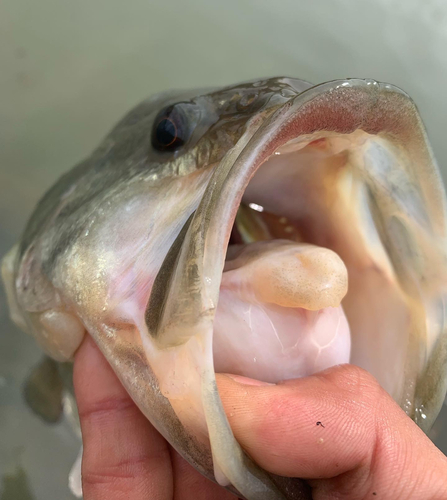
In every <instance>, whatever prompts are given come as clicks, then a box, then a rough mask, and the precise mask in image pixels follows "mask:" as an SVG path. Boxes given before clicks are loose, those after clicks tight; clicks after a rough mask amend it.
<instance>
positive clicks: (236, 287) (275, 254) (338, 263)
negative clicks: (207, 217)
mask: <svg viewBox="0 0 447 500" xmlns="http://www.w3.org/2000/svg"><path fill="white" fill-rule="evenodd" d="M324 146H325V145H324V144H323V145H322V144H321V141H318V145H317V146H315V145H312V146H308V148H310V149H311V153H312V155H313V156H315V148H316V147H318V148H320V149H322V150H323V151H324ZM300 155H301V158H303V156H304V158H305V154H304V155H303V153H302V152H301V153H300ZM287 156H288V157H287V159H286V160H285V163H284V165H282V158H281V161H278V160H279V158H278V157H277V156H276V157H274V158H273V161H272V159H271V160H269V162H267V164H265V165H264V166H263V167H261V169H260V171H259V172H258V174H256V176H255V179H254V181H252V184H253V183H255V184H256V183H260V184H262V183H263V180H262V177H263V176H265V175H266V178H267V179H269V177H270V174H269V172H270V171H271V172H274V171H275V170H276V171H277V172H276V173H279V174H281V172H280V169H281V168H282V167H283V166H285V165H286V163H287V172H292V176H297V175H302V172H300V168H299V166H298V168H297V167H296V165H293V164H292V165H290V161H291V160H292V159H293V160H294V161H295V160H296V159H298V157H297V158H293V155H287ZM295 156H296V154H295ZM317 157H318V155H317ZM301 158H300V159H301ZM336 163H337V160H336ZM331 166H332V167H334V165H333V164H332V165H331ZM335 166H336V165H335ZM291 167H292V168H291ZM320 173H321V172H320ZM286 178H287V176H286ZM280 184H281V182H280ZM279 188H280V189H279V192H280V193H281V191H284V190H283V185H282V186H281V185H280V186H279ZM268 191H270V193H272V191H271V190H268ZM268 191H267V192H268ZM299 192H301V191H300V190H299V191H298V193H299ZM270 196H271V198H270V200H267V198H266V197H265V196H264V202H265V201H267V205H269V204H270V205H273V204H274V203H275V199H274V198H275V196H276V195H275V194H274V193H273V194H271V195H270ZM286 196H287V194H286ZM295 196H296V193H295ZM247 197H248V200H249V199H250V197H252V199H254V200H258V199H260V198H262V196H261V197H260V196H259V195H258V192H257V190H256V189H254V190H253V189H252V188H251V186H249V188H248V189H247V192H246V198H247ZM248 200H247V201H248ZM269 202H270V203H269ZM286 202H287V200H286ZM289 202H290V200H289ZM291 205H292V206H291V207H290V209H291V210H293V209H294V207H293V205H294V204H293V203H292V204H291ZM295 206H296V202H295ZM298 208H299V207H298ZM290 209H289V210H290ZM298 213H299V212H298ZM300 215H301V216H302V215H303V214H302V210H301V214H300ZM304 215H305V214H304ZM309 222H310V221H309V220H308V221H307V225H308V224H309ZM307 231H308V228H307V227H306V224H300V220H299V217H295V219H291V218H289V217H286V216H285V215H281V212H280V211H276V213H271V212H268V211H266V210H265V209H264V207H263V206H262V205H258V204H256V203H254V202H248V203H247V205H245V206H244V205H242V206H241V207H240V209H239V212H238V216H237V217H236V221H235V224H234V226H233V230H232V235H231V238H230V245H229V248H228V250H227V259H226V264H225V268H224V272H223V276H222V283H221V288H220V295H219V302H218V308H217V312H216V317H215V321H214V334H213V348H214V367H215V371H216V372H228V373H236V374H240V375H244V376H248V377H252V378H256V379H260V380H264V381H267V382H277V381H279V380H284V379H288V378H297V377H303V376H307V375H310V374H312V373H315V372H318V371H321V370H324V369H326V368H328V367H330V366H333V365H336V364H340V363H348V362H349V360H350V353H351V336H350V329H349V324H348V321H347V319H346V316H345V314H344V311H343V308H342V306H341V301H342V299H343V298H344V296H345V295H346V292H347V282H348V274H347V273H348V272H347V269H346V266H345V265H344V263H343V261H342V260H341V259H340V258H339V257H338V255H337V254H336V253H335V252H333V251H332V250H330V249H328V248H325V247H321V246H316V245H313V244H312V245H311V244H309V243H310V242H309V241H306V232H307Z"/></svg>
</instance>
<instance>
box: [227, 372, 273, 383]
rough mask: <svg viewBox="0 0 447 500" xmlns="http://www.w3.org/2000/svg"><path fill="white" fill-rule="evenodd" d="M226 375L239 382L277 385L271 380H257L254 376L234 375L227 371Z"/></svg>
mask: <svg viewBox="0 0 447 500" xmlns="http://www.w3.org/2000/svg"><path fill="white" fill-rule="evenodd" d="M225 375H226V376H227V377H230V378H231V379H233V380H234V381H235V382H237V383H238V384H243V385H256V386H266V385H275V384H270V383H269V382H263V381H262V380H255V379H253V378H248V377H242V375H233V374H229V373H226V374H225Z"/></svg>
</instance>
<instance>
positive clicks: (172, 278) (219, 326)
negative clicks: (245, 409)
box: [2, 78, 447, 500]
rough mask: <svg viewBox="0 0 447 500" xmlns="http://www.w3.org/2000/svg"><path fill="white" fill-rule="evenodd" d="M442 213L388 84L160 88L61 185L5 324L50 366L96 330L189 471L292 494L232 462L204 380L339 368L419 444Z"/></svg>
mask: <svg viewBox="0 0 447 500" xmlns="http://www.w3.org/2000/svg"><path fill="white" fill-rule="evenodd" d="M174 99H176V100H174ZM151 130H152V135H151V134H150V133H149V132H150V131H151ZM445 208H446V207H445V199H444V192H443V189H442V183H441V179H440V176H439V173H438V170H437V166H436V162H435V160H434V158H433V155H432V153H431V150H430V146H429V144H428V140H427V137H426V134H425V131H424V127H423V125H422V123H421V120H420V117H419V114H418V111H417V109H416V107H415V105H414V104H413V102H412V101H411V99H410V98H409V97H408V96H407V95H406V94H405V93H404V92H402V91H401V90H399V89H398V88H396V87H393V86H391V85H387V84H381V83H378V82H375V81H373V80H341V81H334V82H329V83H325V84H322V85H317V86H314V87H312V86H310V84H308V83H306V82H303V81H300V80H294V79H288V78H274V79H269V80H266V81H261V82H248V83H245V84H241V85H240V86H235V87H226V88H224V89H219V90H213V91H209V90H208V91H206V92H205V93H199V94H198V93H197V92H192V91H191V92H186V93H175V94H169V93H168V94H162V95H159V96H156V97H154V98H153V99H149V100H147V101H144V102H143V103H141V104H140V105H138V106H137V107H136V108H135V109H134V110H132V111H131V112H130V113H129V114H128V115H127V116H126V117H124V118H123V120H122V121H121V122H120V123H119V124H118V125H117V126H116V127H115V128H114V129H113V130H112V131H111V133H110V134H109V135H108V136H107V137H106V138H105V140H104V141H103V143H102V144H101V145H100V146H99V147H98V149H97V150H95V151H94V152H93V153H92V155H91V156H90V157H88V158H87V159H86V160H85V161H83V162H81V163H80V164H79V165H77V166H76V167H75V168H74V169H73V170H72V171H71V172H69V173H67V174H66V175H65V176H63V177H62V178H61V179H60V180H59V181H57V182H56V184H55V185H54V186H53V187H52V188H51V189H50V190H49V191H48V193H47V194H46V195H45V196H44V197H43V198H42V200H41V201H40V202H39V204H38V206H37V207H36V210H35V212H34V214H33V215H32V217H31V219H30V221H29V223H28V226H27V228H26V230H25V232H24V235H23V238H22V240H21V242H20V244H19V245H16V246H15V247H14V248H13V249H12V250H11V251H10V253H9V254H8V255H7V256H6V257H5V259H4V261H3V265H2V274H3V277H4V281H5V285H6V290H7V295H8V301H9V305H10V311H11V317H12V318H13V320H14V321H15V323H16V324H17V325H18V326H20V327H21V328H22V329H24V330H25V331H28V332H29V333H31V334H32V335H33V336H35V338H36V340H37V342H38V343H39V344H40V345H41V346H42V347H43V348H44V349H45V351H46V352H47V353H48V354H49V355H50V356H51V357H53V358H54V359H55V360H57V361H66V360H69V359H71V358H72V356H73V354H74V352H75V351H76V349H77V348H78V347H79V345H80V343H81V342H82V338H83V336H84V335H85V333H86V332H88V334H90V335H91V336H92V337H93V339H94V340H95V342H96V343H97V344H98V346H99V347H100V349H101V350H102V352H103V353H104V355H105V356H106V358H107V359H108V361H109V363H110V364H111V366H112V367H113V369H114V370H115V372H116V373H117V375H118V377H119V378H120V380H121V382H122V383H123V385H124V387H125V388H126V389H127V391H128V392H129V394H130V396H131V397H132V398H133V399H134V401H135V403H136V404H137V405H138V406H139V408H140V409H141V411H142V412H143V413H144V414H145V415H146V417H147V418H148V419H149V420H150V421H151V422H152V424H153V425H154V426H155V427H156V428H157V429H158V430H159V431H160V433H161V434H163V435H164V437H165V438H166V439H167V440H168V441H169V442H170V443H171V444H172V445H173V446H174V447H175V448H176V449H177V450H178V451H179V452H180V453H181V454H182V455H183V456H184V457H185V458H186V459H187V460H188V461H189V462H190V463H191V464H192V465H194V466H195V467H196V468H197V469H198V470H199V471H201V472H202V473H203V474H205V475H207V476H208V477H210V478H211V479H216V480H217V481H218V482H219V483H220V484H221V485H223V486H226V487H229V488H230V489H231V488H232V491H233V492H236V493H237V494H239V496H243V497H245V498H246V499H247V500H266V499H268V500H280V499H284V498H287V499H294V500H296V499H301V500H303V499H309V498H310V492H309V488H308V487H307V485H306V484H305V483H304V482H303V481H301V480H297V479H296V478H295V479H294V478H292V479H291V478H278V477H276V476H274V475H272V474H268V473H267V472H265V471H264V470H262V469H261V468H259V467H258V466H257V465H256V464H255V463H254V462H253V461H252V460H251V459H250V458H249V457H248V456H247V455H246V454H245V453H244V451H243V450H242V449H241V447H240V446H239V444H238V442H237V441H236V440H235V438H234V436H233V434H232V431H231V428H230V426H229V423H228V420H227V418H226V415H225V412H224V410H223V407H222V403H221V400H220V397H219V393H218V390H217V385H216V379H215V373H216V372H227V373H234V374H240V375H245V376H248V377H252V378H255V379H260V380H264V381H267V382H273V383H275V382H277V381H279V380H283V379H287V378H295V377H302V376H306V375H309V374H312V373H315V372H317V371H320V370H322V369H324V368H326V367H328V366H332V365H334V364H339V363H344V362H350V363H353V364H356V365H358V366H360V367H362V368H364V369H366V370H367V371H369V372H370V373H372V374H373V375H374V376H375V377H376V378H377V379H378V381H379V382H380V384H381V385H382V387H383V388H384V389H385V390H387V391H388V392H389V394H391V395H392V397H393V398H394V399H395V401H396V402H397V403H398V404H399V405H400V406H401V407H402V408H403V410H404V411H405V412H406V413H407V414H408V415H409V416H410V417H411V418H412V419H413V420H414V421H415V422H416V423H417V424H418V425H419V426H420V427H421V428H422V429H423V430H424V431H427V430H428V429H429V428H430V426H431V424H432V423H433V421H434V419H435V418H436V416H437V414H438V412H439V409H440V407H441V405H442V402H443V399H444V397H445V393H446V390H447V329H446V325H445V311H446V308H445V296H446V293H445V288H446V283H447V276H446V274H447V272H446V270H447V266H446V263H447V259H446V248H447V246H446V236H447V230H446V229H447V225H446V217H445V214H446V210H445Z"/></svg>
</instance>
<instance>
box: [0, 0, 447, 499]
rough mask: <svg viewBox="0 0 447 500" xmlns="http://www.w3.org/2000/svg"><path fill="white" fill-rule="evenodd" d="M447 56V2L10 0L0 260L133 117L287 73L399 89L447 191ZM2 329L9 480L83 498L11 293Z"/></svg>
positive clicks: (4, 6) (3, 46)
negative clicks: (156, 101) (188, 91)
mask: <svg viewBox="0 0 447 500" xmlns="http://www.w3.org/2000/svg"><path fill="white" fill-rule="evenodd" d="M446 46H447V4H445V2H444V0H406V1H405V2H401V1H400V0H388V1H386V0H376V1H375V2H370V1H369V0H314V1H312V2H309V1H304V0H302V1H297V0H281V1H278V2H270V1H267V0H226V2H225V3H223V2H222V3H217V2H209V1H205V0H190V1H189V2H182V1H180V0H172V1H171V2H169V3H167V2H164V1H163V2H162V1H153V0H152V1H151V2H148V1H147V0H129V1H127V2H120V1H117V0H77V1H76V2H64V1H60V0H39V2H35V1H33V0H2V2H1V4H0V68H1V71H0V92H1V95H2V99H1V100H0V254H1V255H2V254H4V253H5V252H6V251H7V250H8V249H9V248H10V246H11V245H12V244H13V243H14V242H15V241H16V240H17V238H18V237H19V234H20V231H21V230H22V228H23V226H24V223H25V220H26V218H27V216H28V215H29V214H30V212H31V210H32V208H33V206H34V204H35V202H36V201H37V199H38V197H39V196H40V195H41V194H42V193H43V192H44V191H45V189H46V188H48V187H49V186H50V185H51V184H52V183H53V182H54V180H55V178H56V177H57V176H59V175H60V174H61V173H62V172H65V171H66V170H68V169H69V168H70V167H71V166H72V165H73V164H74V163H75V162H77V161H79V160H80V159H82V158H83V157H84V156H86V155H87V154H88V153H89V152H90V151H91V149H92V148H94V147H95V146H96V145H97V144H98V142H99V141H100V139H101V138H102V136H103V135H104V134H105V133H106V131H107V130H108V129H109V128H110V126H111V125H112V124H113V123H114V122H115V121H116V120H117V119H119V118H120V117H121V115H122V114H123V113H124V112H126V111H127V110H128V109H129V108H130V107H131V106H133V105H134V104H136V103H137V102H138V101H140V100H141V99H143V98H144V97H146V96H148V95H150V94H152V93H154V92H157V91H161V90H166V89H168V88H173V87H177V88H179V87H197V86H210V85H211V86H214V85H223V84H227V83H228V84H229V83H234V82H237V81H241V80H247V79H251V78H256V77H264V76H273V75H287V76H295V77H300V78H303V79H306V80H309V81H312V82H315V83H318V82H322V81H326V80H331V79H336V78H344V77H364V78H366V77H371V78H374V79H376V80H381V81H387V82H390V83H393V84H396V85H398V86H400V87H402V88H404V89H405V90H406V91H407V92H408V93H409V94H410V95H411V96H412V97H413V98H414V99H415V101H416V102H417V104H418V106H419V109H420V111H421V114H422V117H423V118H424V120H425V123H426V125H427V128H428V132H429V136H430V138H431V142H432V145H433V147H434V151H435V154H436V156H437V158H438V161H439V163H440V165H441V169H442V172H443V175H444V179H447V141H445V138H444V135H445V123H446V118H445V117H446V116H447V100H446V98H445V92H446V90H445V89H447V51H446V50H445V47H446ZM0 319H1V323H0V324H1V333H0V380H1V383H0V429H1V430H0V450H1V451H0V476H2V475H3V474H7V475H8V477H9V479H8V481H9V482H8V485H11V484H13V482H14V481H15V480H16V481H19V482H20V481H21V484H22V485H23V480H22V479H23V477H24V476H23V474H25V476H26V477H27V484H28V485H29V489H30V495H32V496H31V498H34V499H36V500H40V499H45V500H53V499H55V500H66V499H69V498H70V494H69V493H68V491H67V474H68V470H69V468H70V467H71V465H72V463H73V462H74V460H75V459H76V455H77V452H78V444H77V438H76V436H75V435H74V433H72V432H71V431H70V430H69V426H68V425H67V424H66V423H62V424H59V425H57V426H50V425H47V424H44V423H43V422H41V421H40V420H38V419H36V418H35V417H34V416H33V415H31V414H30V413H29V411H28V410H27V408H26V407H25V405H24V403H23V399H22V397H21V394H20V387H21V384H22V382H23V380H24V378H25V376H26V374H27V372H28V370H29V369H30V367H31V366H32V365H33V364H35V363H36V362H37V361H38V360H39V357H40V354H39V352H38V351H37V349H36V348H35V346H34V344H33V342H32V341H31V340H30V339H29V338H28V337H26V336H25V335H23V334H22V333H21V332H19V331H18V330H17V329H16V328H15V327H14V326H13V325H12V324H11V323H10V321H9V319H8V317H7V310H6V303H5V297H4V295H3V291H2V292H1V295H0ZM443 421H447V407H444V409H443V413H442V415H441V418H440V419H439V420H438V422H437V424H436V425H435V427H434V430H433V433H432V436H433V438H434V439H435V440H436V442H437V444H438V446H440V447H441V449H443V451H444V452H447V434H446V430H445V427H443V426H442V422H443ZM11 478H12V479H11ZM17 478H18V479H17ZM21 478H22V479H21ZM11 481H12V482H11ZM8 488H9V486H8ZM0 498H1V500H12V497H9V498H3V497H0Z"/></svg>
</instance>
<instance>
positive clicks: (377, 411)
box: [217, 365, 447, 500]
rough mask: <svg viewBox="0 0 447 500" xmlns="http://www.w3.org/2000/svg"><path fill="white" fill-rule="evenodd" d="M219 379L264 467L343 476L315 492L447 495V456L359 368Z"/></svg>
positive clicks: (236, 425) (232, 417) (238, 426)
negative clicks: (250, 381) (248, 380)
mask: <svg viewBox="0 0 447 500" xmlns="http://www.w3.org/2000/svg"><path fill="white" fill-rule="evenodd" d="M217 380H218V385H219V392H220V394H221V397H222V401H223V404H224V407H225V410H226V412H227V415H228V417H229V421H230V424H231V427H232V429H233V431H234V434H235V436H236V438H237V439H238V441H239V442H240V443H241V444H242V446H243V447H244V448H245V449H246V450H247V451H248V453H249V454H250V455H251V456H252V457H253V458H254V459H255V460H256V461H257V462H258V463H259V464H260V465H261V466H262V467H264V468H265V469H267V470H269V471H271V472H274V473H276V474H280V475H286V476H297V477H303V478H313V479H317V478H336V479H330V480H326V481H317V482H314V483H312V484H313V485H315V487H316V491H315V493H314V497H315V498H364V497H365V498H369V496H368V495H371V498H372V497H373V496H378V498H381V499H384V498H390V499H391V498H392V499H393V500H397V499H399V498H412V499H413V498H415V499H416V498H424V499H425V498H435V497H432V496H430V495H428V496H427V491H431V492H434V494H435V493H436V494H438V493H439V492H442V494H443V495H444V497H445V498H447V486H446V485H447V459H446V457H444V455H442V453H441V452H440V451H439V450H438V449H437V448H436V447H435V446H434V445H433V444H432V443H431V442H430V441H429V439H428V438H427V437H426V436H425V435H424V434H423V433H422V431H421V430H420V429H419V428H418V427H417V426H416V425H415V424H414V423H413V422H412V421H411V420H410V419H409V418H408V417H407V416H406V415H405V414H404V413H403V411H402V410H401V409H400V408H399V407H398V406H397V405H396V404H395V403H394V401H393V400H392V399H391V398H390V397H389V396H388V395H387V394H386V393H385V391H383V390H382V389H381V388H380V386H379V385H378V383H377V382H376V381H375V379H374V378H373V377H372V376H371V375H369V374H368V373H366V372H364V371H363V370H361V369H360V368H357V367H355V366H352V365H345V366H341V367H335V368H332V369H330V370H327V371H325V372H322V373H320V374H317V375H314V376H312V377H307V378H303V379H299V380H294V381H289V382H286V383H282V384H279V385H276V386H271V385H268V386H264V385H247V384H241V383H238V382H236V381H235V380H233V379H232V378H230V377H229V376H225V375H218V376H217ZM404 490H405V491H404ZM335 491H337V495H338V496H336V497H335V496H332V495H333V494H334V495H335V493H334V492H335ZM343 491H345V492H346V495H345V496H343V495H342V494H341V493H342V492H343ZM409 492H414V495H415V496H411V495H409ZM374 494H375V495H374ZM440 494H441V493H440ZM364 495H366V496H364ZM379 495H380V496H379ZM418 495H419V496H418ZM444 497H443V496H440V497H439V498H444ZM436 498H438V497H436Z"/></svg>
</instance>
